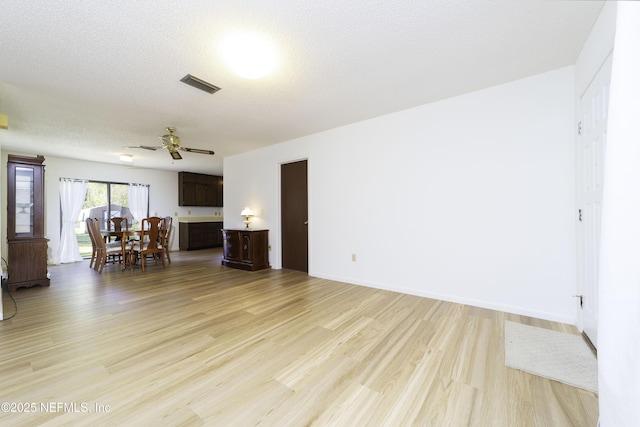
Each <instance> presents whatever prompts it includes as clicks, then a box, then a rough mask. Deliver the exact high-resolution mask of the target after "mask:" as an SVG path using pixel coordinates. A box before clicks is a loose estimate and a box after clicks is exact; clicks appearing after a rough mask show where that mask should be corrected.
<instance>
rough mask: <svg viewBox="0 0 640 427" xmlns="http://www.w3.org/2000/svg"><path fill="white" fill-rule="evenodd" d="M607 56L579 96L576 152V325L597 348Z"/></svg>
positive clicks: (607, 76)
mask: <svg viewBox="0 0 640 427" xmlns="http://www.w3.org/2000/svg"><path fill="white" fill-rule="evenodd" d="M611 57H612V55H609V57H608V58H607V60H606V61H605V62H604V63H603V64H602V66H601V67H600V70H599V71H598V74H596V76H595V77H594V79H593V81H592V82H591V84H590V85H589V87H588V88H587V90H586V91H585V92H584V94H583V95H582V96H581V97H580V120H579V123H578V142H577V153H576V158H577V164H576V175H577V176H576V184H577V204H578V212H577V216H578V236H577V237H578V295H579V299H578V303H579V304H581V310H580V312H581V314H582V319H580V318H579V319H578V322H579V323H580V321H581V323H582V329H583V331H584V333H585V334H586V335H587V336H588V337H589V339H590V340H591V342H592V343H593V345H594V346H597V345H598V344H597V342H598V331H597V318H598V260H599V254H600V216H601V213H602V184H603V182H602V181H603V176H604V173H603V172H604V155H605V149H606V142H607V115H608V110H609V84H610V81H611ZM579 326H580V325H579Z"/></svg>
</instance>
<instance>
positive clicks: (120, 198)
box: [76, 181, 136, 257]
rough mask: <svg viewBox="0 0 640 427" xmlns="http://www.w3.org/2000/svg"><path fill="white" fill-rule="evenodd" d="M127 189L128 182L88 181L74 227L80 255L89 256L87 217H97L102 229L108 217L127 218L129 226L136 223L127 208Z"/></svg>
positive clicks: (104, 227)
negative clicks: (85, 193)
mask: <svg viewBox="0 0 640 427" xmlns="http://www.w3.org/2000/svg"><path fill="white" fill-rule="evenodd" d="M128 189H129V185H128V184H120V183H113V182H96V181H90V182H89V187H88V189H87V196H86V198H85V201H84V205H83V206H82V211H81V212H80V217H79V218H78V223H77V224H78V226H77V227H76V237H77V239H78V246H79V247H80V255H81V256H83V257H90V256H91V241H90V240H89V234H88V232H87V229H86V222H85V220H86V219H87V218H96V219H98V221H100V229H102V230H106V229H108V228H109V219H110V218H114V217H124V218H127V220H128V223H129V227H130V228H131V227H134V226H135V225H136V224H134V219H133V215H131V211H130V210H129V197H128Z"/></svg>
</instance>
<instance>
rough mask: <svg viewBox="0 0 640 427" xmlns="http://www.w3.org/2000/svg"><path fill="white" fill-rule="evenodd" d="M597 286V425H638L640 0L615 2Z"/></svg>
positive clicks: (639, 397)
mask: <svg viewBox="0 0 640 427" xmlns="http://www.w3.org/2000/svg"><path fill="white" fill-rule="evenodd" d="M617 7H618V11H617V18H616V36H615V43H614V49H613V66H612V69H611V95H610V100H609V122H608V126H607V127H608V140H607V154H606V159H605V178H604V194H603V205H602V245H601V252H600V280H599V287H598V293H599V298H598V389H599V402H600V426H602V427H618V426H639V425H640V130H639V129H638V122H639V121H640V2H618V3H617Z"/></svg>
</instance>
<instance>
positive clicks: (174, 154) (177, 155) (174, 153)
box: [169, 150, 182, 160]
mask: <svg viewBox="0 0 640 427" xmlns="http://www.w3.org/2000/svg"><path fill="white" fill-rule="evenodd" d="M169 154H171V158H173V160H180V159H182V156H181V155H180V153H178V152H177V151H175V150H169Z"/></svg>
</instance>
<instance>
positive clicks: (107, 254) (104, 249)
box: [89, 220, 126, 273]
mask: <svg viewBox="0 0 640 427" xmlns="http://www.w3.org/2000/svg"><path fill="white" fill-rule="evenodd" d="M89 224H90V225H91V226H90V228H89V229H90V230H91V233H93V239H94V240H95V242H96V246H97V251H96V261H95V264H94V266H93V269H94V270H96V271H97V272H99V273H102V269H103V268H104V266H105V264H115V263H116V262H119V263H120V265H121V266H122V270H124V269H125V266H126V265H125V262H124V259H125V257H124V255H125V254H124V253H123V250H122V242H109V243H107V242H106V241H105V240H104V238H103V236H102V233H100V225H99V223H98V221H97V220H94V221H91V222H90V223H89ZM125 251H126V249H125Z"/></svg>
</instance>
